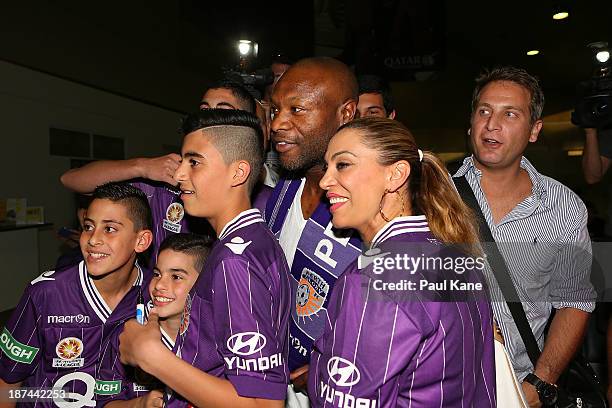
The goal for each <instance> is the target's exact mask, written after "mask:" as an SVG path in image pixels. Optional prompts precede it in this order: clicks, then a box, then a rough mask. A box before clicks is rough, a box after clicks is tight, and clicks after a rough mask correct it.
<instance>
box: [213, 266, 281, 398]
mask: <svg viewBox="0 0 612 408" xmlns="http://www.w3.org/2000/svg"><path fill="white" fill-rule="evenodd" d="M265 274H266V271H258V270H257V269H256V266H255V265H253V264H252V263H250V262H249V260H248V259H247V258H238V257H234V258H229V259H224V260H222V261H221V262H220V264H219V265H218V266H217V267H216V268H215V270H214V272H213V291H214V294H213V310H214V316H215V322H214V326H215V341H216V343H217V347H218V350H219V352H220V353H221V355H222V357H223V360H224V363H225V367H224V369H225V376H226V377H227V378H228V380H229V381H231V383H232V384H233V386H234V387H235V388H236V391H237V393H238V394H239V395H240V396H243V397H250V398H266V399H274V400H284V399H285V395H286V392H287V383H288V371H287V362H286V357H287V355H286V350H284V344H285V339H286V337H287V335H288V334H287V333H286V332H279V331H278V327H279V325H278V322H277V321H275V320H276V319H277V318H278V317H275V316H276V314H275V313H274V310H273V297H274V296H275V294H274V293H272V292H271V288H272V285H267V284H266V282H265ZM277 296H278V295H277Z"/></svg>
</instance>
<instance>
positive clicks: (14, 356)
mask: <svg viewBox="0 0 612 408" xmlns="http://www.w3.org/2000/svg"><path fill="white" fill-rule="evenodd" d="M0 348H2V351H3V352H4V354H6V356H7V357H8V358H10V359H11V360H13V361H17V362H18V363H24V364H32V361H34V358H35V357H36V354H37V353H38V348H36V347H31V346H28V345H27V344H23V343H20V342H18V341H17V340H15V339H14V338H13V336H12V334H11V332H9V331H8V330H7V329H6V327H5V328H4V329H3V330H2V334H0Z"/></svg>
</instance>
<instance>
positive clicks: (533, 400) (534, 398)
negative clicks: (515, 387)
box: [521, 381, 542, 408]
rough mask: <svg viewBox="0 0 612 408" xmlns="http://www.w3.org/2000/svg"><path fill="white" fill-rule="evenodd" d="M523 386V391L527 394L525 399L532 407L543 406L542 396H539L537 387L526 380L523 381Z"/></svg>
mask: <svg viewBox="0 0 612 408" xmlns="http://www.w3.org/2000/svg"><path fill="white" fill-rule="evenodd" d="M521 386H522V388H523V393H524V394H525V399H526V400H527V404H528V405H529V406H530V407H531V408H539V407H541V406H542V402H540V397H539V396H538V392H537V391H536V388H535V387H534V386H533V385H531V384H529V383H528V382H526V381H523V382H522V384H521Z"/></svg>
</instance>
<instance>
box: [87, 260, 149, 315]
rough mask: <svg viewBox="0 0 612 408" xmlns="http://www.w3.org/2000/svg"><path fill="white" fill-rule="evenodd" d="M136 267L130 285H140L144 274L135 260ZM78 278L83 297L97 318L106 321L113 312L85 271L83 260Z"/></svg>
mask: <svg viewBox="0 0 612 408" xmlns="http://www.w3.org/2000/svg"><path fill="white" fill-rule="evenodd" d="M135 266H136V269H137V270H138V276H136V280H135V281H134V284H133V285H132V286H141V285H142V282H143V280H144V274H143V273H142V269H141V268H140V265H138V262H136V265H135ZM79 279H80V281H81V289H83V294H85V298H86V299H87V303H89V306H91V308H92V309H93V311H94V312H95V313H96V315H98V318H99V319H100V320H101V321H102V323H106V320H107V319H108V318H109V317H110V315H111V314H112V313H113V311H112V310H111V308H110V307H109V306H108V305H107V304H106V301H105V300H104V298H103V297H102V295H101V294H100V292H99V291H98V288H96V285H95V284H94V281H93V279H91V277H90V276H89V274H88V273H87V265H86V264H85V261H81V262H80V263H79Z"/></svg>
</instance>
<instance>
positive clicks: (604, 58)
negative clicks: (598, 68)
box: [595, 50, 610, 64]
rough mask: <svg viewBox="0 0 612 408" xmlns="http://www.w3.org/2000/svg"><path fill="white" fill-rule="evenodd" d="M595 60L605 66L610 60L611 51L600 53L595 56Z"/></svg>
mask: <svg viewBox="0 0 612 408" xmlns="http://www.w3.org/2000/svg"><path fill="white" fill-rule="evenodd" d="M595 59H596V60H597V61H599V62H601V63H602V64H605V63H606V62H608V60H609V59H610V51H608V50H605V51H598V52H597V54H595Z"/></svg>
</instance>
